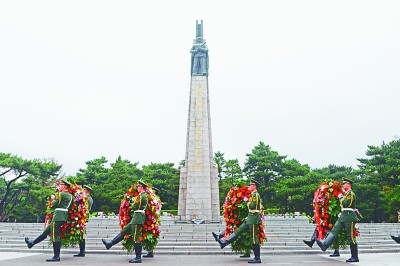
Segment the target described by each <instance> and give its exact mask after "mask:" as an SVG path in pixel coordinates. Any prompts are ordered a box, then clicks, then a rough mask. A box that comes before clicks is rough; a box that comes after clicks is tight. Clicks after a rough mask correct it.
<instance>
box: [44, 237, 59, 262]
mask: <svg viewBox="0 0 400 266" xmlns="http://www.w3.org/2000/svg"><path fill="white" fill-rule="evenodd" d="M60 249H61V242H60V241H59V242H53V252H54V256H53V257H52V258H51V259H47V260H46V261H60Z"/></svg>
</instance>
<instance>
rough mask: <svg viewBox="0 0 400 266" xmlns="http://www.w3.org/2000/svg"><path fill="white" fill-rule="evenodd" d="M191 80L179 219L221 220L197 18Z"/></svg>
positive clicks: (204, 61) (200, 26) (205, 67)
mask: <svg viewBox="0 0 400 266" xmlns="http://www.w3.org/2000/svg"><path fill="white" fill-rule="evenodd" d="M190 52H191V54H192V61H191V71H190V73H191V82H190V99H189V115H188V121H187V136H186V153H185V165H184V166H183V167H182V168H181V173H180V183H179V202H178V219H179V220H180V221H191V220H204V221H205V222H213V221H215V222H216V221H219V220H220V205H219V189H218V170H217V168H216V166H215V164H214V160H213V149H212V141H211V118H210V98H209V89H208V66H209V64H208V48H207V44H206V41H205V39H204V38H203V21H202V20H201V21H200V23H199V21H197V20H196V39H195V40H193V47H192V49H191V50H190Z"/></svg>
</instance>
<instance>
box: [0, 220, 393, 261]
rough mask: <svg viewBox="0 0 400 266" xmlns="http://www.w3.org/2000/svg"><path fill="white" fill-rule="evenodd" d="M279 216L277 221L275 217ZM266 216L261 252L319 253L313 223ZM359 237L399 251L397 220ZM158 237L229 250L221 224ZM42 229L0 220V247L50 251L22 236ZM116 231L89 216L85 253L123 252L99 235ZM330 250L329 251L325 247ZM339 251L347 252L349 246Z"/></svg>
mask: <svg viewBox="0 0 400 266" xmlns="http://www.w3.org/2000/svg"><path fill="white" fill-rule="evenodd" d="M278 220H279V221H278ZM273 221H274V222H271V223H270V221H269V220H267V227H266V234H267V237H268V242H267V243H265V244H264V246H262V247H261V253H262V254H321V253H322V251H320V249H319V248H318V246H314V248H313V249H311V248H309V247H308V246H306V245H305V244H304V243H303V239H309V238H310V237H311V235H312V233H313V231H314V228H315V226H314V225H312V224H309V223H308V220H307V222H304V221H305V220H300V221H299V220H296V219H284V218H282V219H274V220H273ZM358 226H359V229H360V232H361V237H359V238H358V243H359V252H360V253H375V252H379V253H382V252H400V245H398V244H396V243H395V242H394V241H393V240H392V239H391V238H390V234H399V233H400V226H399V224H359V225H358ZM160 228H161V237H160V240H159V243H158V245H157V248H156V250H155V252H156V254H168V255H191V254H193V255H194V254H196V255H208V254H213V255H217V254H232V253H233V252H232V251H231V250H230V249H229V247H228V248H225V249H223V250H221V249H220V247H219V245H218V244H217V243H216V242H215V241H214V238H213V236H212V235H211V232H212V231H214V232H220V231H222V230H224V225H223V224H201V225H194V224H185V223H177V224H164V225H161V226H160ZM42 230H43V224H33V223H31V224H23V223H0V251H7V252H11V251H14V252H15V251H20V252H32V253H35V252H52V248H51V247H49V246H48V242H47V241H43V242H41V243H39V244H37V245H35V246H34V247H33V248H32V249H28V248H27V247H26V244H25V242H24V237H25V236H28V237H30V238H35V237H37V236H38V235H39V234H40V232H41V231H42ZM118 232H119V226H118V219H96V218H95V219H92V220H91V221H90V222H89V223H88V234H87V236H86V237H85V238H86V251H87V253H88V254H90V253H92V254H99V253H112V254H126V251H125V250H123V249H122V245H120V244H117V245H115V246H114V247H113V248H112V249H111V250H106V249H105V248H104V245H103V244H102V242H101V239H102V238H106V239H111V238H113V237H114V236H115V235H116V234H117V233H118ZM62 252H63V253H76V252H77V248H67V249H63V251H62ZM328 252H329V251H328ZM342 253H348V250H346V251H343V252H342Z"/></svg>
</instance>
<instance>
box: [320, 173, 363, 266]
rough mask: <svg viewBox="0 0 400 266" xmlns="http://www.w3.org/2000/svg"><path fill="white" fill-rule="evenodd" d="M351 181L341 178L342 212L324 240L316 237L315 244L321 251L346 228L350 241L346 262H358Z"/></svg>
mask: <svg viewBox="0 0 400 266" xmlns="http://www.w3.org/2000/svg"><path fill="white" fill-rule="evenodd" d="M352 185H353V181H352V180H350V179H347V178H344V179H343V183H342V188H343V193H344V195H343V196H342V197H341V199H340V204H341V207H342V212H341V213H340V214H339V218H338V220H337V221H336V223H335V225H334V226H333V228H332V231H331V232H330V233H329V234H328V236H327V237H326V238H325V240H323V241H321V240H319V239H317V244H318V246H319V247H320V248H321V250H322V251H325V250H327V248H328V247H329V246H330V245H331V244H332V243H333V241H334V240H335V238H336V236H337V235H338V234H339V232H340V231H341V230H342V229H343V228H344V229H345V230H346V236H347V239H348V240H349V241H350V251H351V258H350V259H348V260H346V262H358V261H359V260H358V248H357V242H356V239H355V237H354V231H355V223H356V222H357V221H358V218H357V214H358V210H357V209H356V195H355V194H354V192H353V191H352Z"/></svg>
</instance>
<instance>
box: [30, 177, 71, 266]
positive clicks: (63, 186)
mask: <svg viewBox="0 0 400 266" xmlns="http://www.w3.org/2000/svg"><path fill="white" fill-rule="evenodd" d="M70 185H71V183H70V182H68V181H67V180H61V183H60V187H59V189H58V190H59V193H58V195H57V196H56V197H55V198H54V199H53V202H52V208H53V210H54V213H53V218H52V220H51V223H50V224H49V225H48V226H47V227H46V229H45V230H44V231H43V233H42V234H41V235H40V236H38V237H37V238H36V239H35V240H29V238H28V237H25V242H26V244H27V245H28V248H32V247H33V246H34V245H36V244H37V243H39V242H41V241H43V240H45V239H46V238H47V235H48V234H49V233H50V232H51V238H52V241H53V251H54V256H53V258H51V259H47V260H46V261H60V249H61V239H60V235H61V227H62V225H63V224H64V222H66V221H67V219H68V209H69V207H70V206H71V202H72V195H71V194H69V193H68V188H69V186H70Z"/></svg>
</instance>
